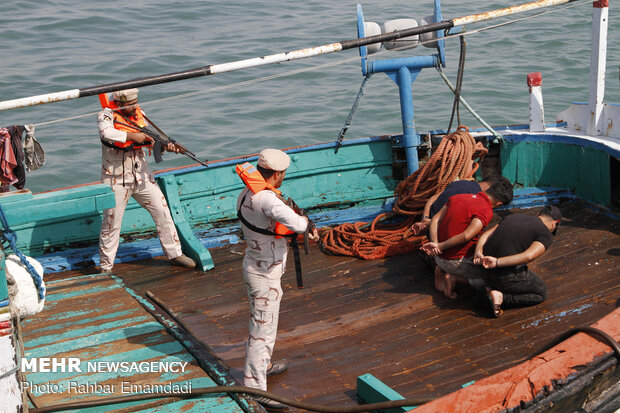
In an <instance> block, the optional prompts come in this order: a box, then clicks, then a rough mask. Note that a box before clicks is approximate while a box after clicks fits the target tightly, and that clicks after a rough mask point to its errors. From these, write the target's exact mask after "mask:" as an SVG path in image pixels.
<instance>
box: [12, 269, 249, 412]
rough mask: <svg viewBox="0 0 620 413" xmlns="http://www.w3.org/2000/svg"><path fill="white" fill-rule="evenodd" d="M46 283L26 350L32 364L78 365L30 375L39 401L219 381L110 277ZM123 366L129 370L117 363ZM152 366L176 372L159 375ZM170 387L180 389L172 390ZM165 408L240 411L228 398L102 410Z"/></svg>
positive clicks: (28, 328) (26, 332) (26, 333)
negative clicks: (61, 362) (69, 360)
mask: <svg viewBox="0 0 620 413" xmlns="http://www.w3.org/2000/svg"><path fill="white" fill-rule="evenodd" d="M46 286H47V296H46V303H45V309H44V310H43V311H42V312H41V313H40V314H38V315H37V316H36V317H32V318H30V319H27V320H25V321H24V322H23V341H24V349H25V353H24V355H25V357H26V358H27V359H29V360H31V361H32V359H34V358H47V357H51V358H55V359H64V358H77V359H78V360H79V370H78V371H75V370H69V369H60V368H58V369H53V370H52V371H51V372H49V371H43V372H40V371H37V370H36V368H35V370H34V371H31V372H28V373H26V377H25V378H26V380H25V381H26V382H28V383H29V386H30V388H29V390H31V391H32V394H33V397H34V399H35V402H36V403H37V405H38V406H50V405H56V404H63V403H71V402H77V401H94V400H98V399H100V398H102V397H103V398H106V397H115V396H127V395H130V394H134V393H141V392H142V391H145V392H149V388H157V386H158V385H162V386H165V385H169V387H170V390H167V391H177V392H188V391H189V390H190V389H191V388H192V387H193V388H196V387H213V386H215V385H216V384H215V382H214V381H213V380H212V379H211V378H210V377H208V375H207V374H206V373H205V372H204V371H203V370H202V369H201V368H200V366H199V365H198V363H197V362H196V360H195V359H194V358H193V357H192V356H191V355H190V354H189V353H188V351H187V350H186V349H185V348H184V347H183V345H182V344H181V343H180V342H178V341H177V340H175V339H174V337H172V336H171V335H170V334H169V333H168V332H167V331H166V329H165V328H164V326H163V325H162V324H161V323H159V322H158V321H157V320H156V319H155V318H154V317H153V316H152V315H151V314H149V313H148V312H146V311H145V310H144V309H143V308H142V306H141V305H140V304H139V303H138V302H137V301H136V300H135V298H134V297H132V296H131V295H130V294H129V293H128V292H127V291H125V290H124V289H123V288H122V286H120V285H119V284H118V283H117V282H116V281H115V280H114V279H112V278H111V277H109V276H108V275H107V274H95V275H83V276H75V277H67V278H61V279H56V280H53V281H50V280H47V284H46ZM99 363H101V364H99ZM119 363H126V365H125V368H124V369H123V368H120V369H116V368H115V367H114V366H113V364H116V367H119V366H120V364H119ZM149 363H154V364H157V363H161V368H166V367H167V366H171V367H174V370H170V371H165V372H162V371H160V370H159V367H150V366H152V364H149ZM173 363H174V364H173ZM131 366H134V367H135V368H134V369H130V367H131ZM138 367H140V370H138V369H137V368H138ZM172 385H175V386H179V387H177V389H178V390H172ZM181 386H184V387H181ZM145 389H146V390H145ZM154 391H158V390H154ZM163 391H166V389H165V388H164V390H163ZM151 392H152V391H151ZM161 405H166V407H165V408H166V409H171V410H168V411H186V412H203V411H219V412H241V411H243V410H242V409H241V408H240V407H239V405H238V404H237V403H236V402H235V401H234V400H233V399H231V398H230V397H228V396H227V395H216V397H210V396H202V397H199V398H197V399H192V400H181V401H178V399H176V398H172V399H159V400H147V401H138V402H128V403H123V404H116V405H109V406H104V407H99V408H98V409H97V411H98V412H104V411H139V410H145V409H149V408H153V407H156V406H161ZM162 409H164V407H162ZM72 411H73V410H72ZM80 411H82V410H80ZM83 411H93V408H84V409H83Z"/></svg>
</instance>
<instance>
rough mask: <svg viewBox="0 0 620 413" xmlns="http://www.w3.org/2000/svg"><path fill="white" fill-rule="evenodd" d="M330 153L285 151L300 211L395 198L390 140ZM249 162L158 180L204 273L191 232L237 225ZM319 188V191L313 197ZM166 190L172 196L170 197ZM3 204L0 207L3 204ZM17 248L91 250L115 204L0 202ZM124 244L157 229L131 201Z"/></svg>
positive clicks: (70, 193) (60, 199)
mask: <svg viewBox="0 0 620 413" xmlns="http://www.w3.org/2000/svg"><path fill="white" fill-rule="evenodd" d="M356 141H358V142H357V143H356V142H355V141H353V143H349V144H347V145H345V146H343V147H341V148H340V150H339V151H338V153H337V154H335V153H334V148H333V145H313V146H308V147H301V148H293V149H290V150H288V151H289V153H290V154H291V158H292V164H291V167H290V169H289V171H288V173H287V180H286V181H285V185H284V186H283V188H282V189H283V192H284V194H285V195H286V196H290V197H293V198H294V199H295V200H296V201H297V203H298V204H299V205H300V206H301V207H302V208H306V207H311V206H312V207H316V206H317V205H326V204H343V203H344V204H353V203H358V202H363V201H367V200H373V199H383V198H387V197H390V196H392V195H393V192H394V188H395V181H394V179H393V177H392V162H393V161H392V141H391V138H390V137H381V138H369V139H359V140H356ZM246 160H255V157H252V156H250V157H246V158H240V159H233V160H228V161H224V162H218V163H216V164H214V165H213V166H211V167H209V168H202V167H200V168H185V169H179V170H175V171H172V172H164V173H161V174H159V176H157V180H158V183H159V185H160V186H161V187H162V189H163V190H164V192H165V193H166V194H167V199H168V203H169V206H170V208H171V211H172V212H173V215H174V217H175V222H176V224H177V228H178V229H179V232H180V233H181V234H182V237H184V238H185V243H186V245H185V246H189V245H190V244H194V245H193V247H192V248H193V249H194V250H195V251H199V252H197V253H196V254H197V255H195V256H194V257H195V258H199V261H200V262H201V263H203V268H204V269H205V270H206V269H208V268H211V267H212V265H213V263H212V262H210V259H209V256H208V251H206V250H205V249H204V248H203V249H202V250H200V248H199V243H198V242H197V241H196V240H193V241H192V238H193V236H192V234H191V232H192V228H196V227H200V226H201V225H205V224H209V223H214V222H216V221H219V220H227V219H234V218H236V205H235V203H236V197H237V194H238V193H239V192H240V191H241V189H242V188H243V183H242V182H241V180H240V179H239V177H238V176H237V174H236V173H235V165H236V164H237V163H243V162H245V161H246ZM317 188H319V190H317ZM171 191H172V192H171ZM5 199H6V201H5ZM0 202H1V203H2V205H3V208H4V210H5V212H6V214H7V217H8V221H9V224H10V226H11V228H12V229H13V230H14V231H15V232H16V234H17V237H18V246H19V248H20V249H21V250H22V252H24V253H25V254H26V255H29V256H32V257H38V256H40V255H43V254H46V253H50V252H54V251H57V250H60V249H65V248H70V247H77V246H80V245H81V244H83V245H86V244H91V245H92V244H95V243H96V242H97V240H98V238H99V230H100V227H101V216H102V211H103V210H104V209H106V208H110V207H111V206H113V205H114V196H113V194H112V192H111V190H110V188H109V187H107V186H105V185H103V184H93V185H86V186H80V187H75V188H67V189H61V190H58V191H51V192H45V193H42V194H35V195H32V194H29V193H24V194H20V195H17V196H12V197H7V198H0ZM121 231H122V234H123V236H124V239H125V240H127V239H135V238H140V237H149V236H152V234H153V232H154V231H155V225H154V223H153V220H152V218H151V216H150V215H149V213H148V212H147V211H146V210H145V209H144V208H142V207H141V206H140V205H139V204H138V203H137V202H136V201H135V200H133V199H131V200H130V201H129V204H128V206H127V209H126V211H125V215H124V218H123V226H122V230H121Z"/></svg>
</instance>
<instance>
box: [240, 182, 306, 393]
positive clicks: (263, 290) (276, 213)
mask: <svg viewBox="0 0 620 413" xmlns="http://www.w3.org/2000/svg"><path fill="white" fill-rule="evenodd" d="M246 194H247V196H246V197H245V201H244V202H243V205H241V201H242V199H243V197H244V196H245V195H246ZM240 207H241V213H242V214H243V217H244V218H245V219H246V220H247V221H248V222H250V223H251V224H252V225H254V226H256V227H258V228H264V229H267V230H271V231H273V230H274V228H275V223H276V221H278V222H280V223H282V224H284V225H286V226H287V227H288V228H289V229H290V230H291V231H295V232H298V233H302V232H304V231H305V230H306V227H307V226H308V219H307V218H305V217H302V216H300V215H297V214H296V213H295V212H294V211H293V210H292V209H291V208H290V207H288V206H287V205H286V204H285V203H284V202H282V200H280V199H279V198H278V197H277V196H276V194H275V193H274V192H273V191H270V190H263V191H260V192H258V193H256V194H252V193H251V192H249V189H248V188H246V189H244V190H243V191H242V192H241V194H240V195H239V199H238V200H237V209H239V208H240ZM241 228H242V229H243V235H244V236H245V239H246V241H247V248H246V250H245V257H244V259H243V277H244V279H245V282H246V285H247V287H248V297H249V300H250V334H249V338H248V343H247V347H246V360H245V369H244V373H243V374H244V377H243V383H244V385H245V386H248V387H254V388H257V389H261V390H267V376H266V372H267V366H268V365H269V362H270V360H271V354H272V352H273V345H274V343H275V341H276V334H277V329H278V315H279V312H280V301H281V299H282V287H281V283H280V279H281V278H282V275H283V274H284V269H285V268H286V256H287V252H288V243H287V240H286V238H278V239H276V238H275V237H274V236H270V235H263V234H259V233H257V232H254V231H252V230H250V229H249V228H247V227H246V226H245V225H243V224H242V225H241Z"/></svg>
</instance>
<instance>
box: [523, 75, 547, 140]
mask: <svg viewBox="0 0 620 413" xmlns="http://www.w3.org/2000/svg"><path fill="white" fill-rule="evenodd" d="M527 86H528V87H529V89H530V132H544V130H545V108H544V105H543V97H542V74H541V73H540V72H534V73H530V74H528V75H527Z"/></svg>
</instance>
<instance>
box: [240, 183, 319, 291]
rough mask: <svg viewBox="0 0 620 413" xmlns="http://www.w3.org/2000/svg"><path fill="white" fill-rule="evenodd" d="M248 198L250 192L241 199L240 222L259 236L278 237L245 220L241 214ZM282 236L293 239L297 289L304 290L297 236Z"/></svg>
mask: <svg viewBox="0 0 620 413" xmlns="http://www.w3.org/2000/svg"><path fill="white" fill-rule="evenodd" d="M247 196H248V192H246V193H245V195H243V198H242V199H241V202H240V203H239V209H237V217H238V218H239V221H241V222H242V223H243V225H245V226H246V227H247V228H248V229H249V230H251V231H254V232H257V233H259V234H263V235H271V236H274V237H275V236H276V235H279V234H276V233H275V232H273V231H271V230H268V229H265V228H259V227H257V226H256V225H253V224H251V223H250V222H249V221H248V220H247V219H245V217H244V216H243V214H242V213H241V205H243V203H244V202H245V197H247ZM306 232H307V231H306ZM280 236H282V237H285V238H290V239H291V248H292V249H293V258H294V259H295V275H296V277H297V288H304V280H303V273H302V270H301V257H300V256H299V243H298V242H297V234H296V233H293V234H288V235H280Z"/></svg>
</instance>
